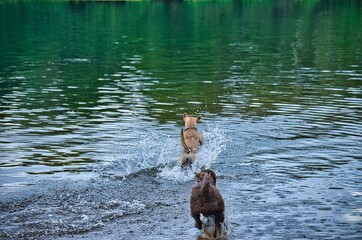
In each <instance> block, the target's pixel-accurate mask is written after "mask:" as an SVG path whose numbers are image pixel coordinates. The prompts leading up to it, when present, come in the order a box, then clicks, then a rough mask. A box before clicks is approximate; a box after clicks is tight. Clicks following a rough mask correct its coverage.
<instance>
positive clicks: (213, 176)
mask: <svg viewBox="0 0 362 240" xmlns="http://www.w3.org/2000/svg"><path fill="white" fill-rule="evenodd" d="M206 175H208V176H209V177H210V178H211V179H212V184H213V185H214V186H216V174H215V172H214V171H212V170H211V169H205V170H202V171H201V172H199V173H196V180H197V182H198V183H200V182H202V181H203V180H204V178H205V176H206Z"/></svg>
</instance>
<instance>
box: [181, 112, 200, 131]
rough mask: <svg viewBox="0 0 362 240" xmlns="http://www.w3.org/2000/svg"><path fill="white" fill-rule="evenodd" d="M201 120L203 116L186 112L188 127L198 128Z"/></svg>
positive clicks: (185, 119) (186, 125) (186, 124)
mask: <svg viewBox="0 0 362 240" xmlns="http://www.w3.org/2000/svg"><path fill="white" fill-rule="evenodd" d="M200 120H201V116H198V117H190V116H189V115H187V113H184V121H185V127H186V128H196V125H197V123H198V122H199V121H200Z"/></svg>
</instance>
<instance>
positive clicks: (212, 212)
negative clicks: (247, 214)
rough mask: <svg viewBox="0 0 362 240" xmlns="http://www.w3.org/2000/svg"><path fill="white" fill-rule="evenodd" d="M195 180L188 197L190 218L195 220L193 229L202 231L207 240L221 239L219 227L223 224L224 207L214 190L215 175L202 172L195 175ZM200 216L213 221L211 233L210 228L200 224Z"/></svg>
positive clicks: (217, 192) (205, 171) (219, 195)
mask: <svg viewBox="0 0 362 240" xmlns="http://www.w3.org/2000/svg"><path fill="white" fill-rule="evenodd" d="M196 179H197V183H196V185H195V186H194V187H193V188H192V191H191V197H190V208H191V216H192V217H193V218H194V219H195V227H196V228H198V229H203V230H204V232H205V233H206V235H208V239H223V237H222V229H221V225H222V224H223V223H224V218H225V216H224V211H225V205H224V199H223V198H222V196H221V194H220V192H219V190H218V189H217V188H216V181H215V180H216V175H215V173H214V172H213V171H212V170H204V171H201V172H199V173H197V174H196ZM214 179H215V180H214ZM201 215H202V216H204V217H205V218H206V219H212V220H213V221H214V224H212V225H214V226H215V227H214V228H213V229H212V231H213V232H212V233H210V232H208V231H209V230H210V229H211V228H209V226H207V227H206V226H205V224H203V223H202V221H201V219H200V217H201ZM206 228H207V231H205V229H206ZM209 235H211V236H209Z"/></svg>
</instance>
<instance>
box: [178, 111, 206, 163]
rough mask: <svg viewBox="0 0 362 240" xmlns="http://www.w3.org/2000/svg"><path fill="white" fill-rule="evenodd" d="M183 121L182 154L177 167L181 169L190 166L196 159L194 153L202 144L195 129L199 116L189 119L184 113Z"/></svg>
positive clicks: (200, 136) (199, 135) (200, 137)
mask: <svg viewBox="0 0 362 240" xmlns="http://www.w3.org/2000/svg"><path fill="white" fill-rule="evenodd" d="M183 119H184V121H185V130H183V129H182V128H181V144H182V153H181V157H180V160H179V165H180V166H181V167H182V168H183V167H186V166H191V164H192V163H193V162H194V161H195V159H196V153H197V152H198V150H199V148H200V146H201V144H202V143H203V137H202V135H201V133H200V132H198V131H197V128H196V125H197V123H198V122H199V121H200V119H201V116H198V117H189V116H188V115H187V113H184V115H183Z"/></svg>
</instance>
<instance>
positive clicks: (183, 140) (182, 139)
mask: <svg viewBox="0 0 362 240" xmlns="http://www.w3.org/2000/svg"><path fill="white" fill-rule="evenodd" d="M180 136H181V144H182V147H183V148H184V149H185V151H186V152H187V153H189V152H190V148H189V147H188V146H187V145H186V143H185V138H184V129H183V128H181V133H180Z"/></svg>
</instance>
